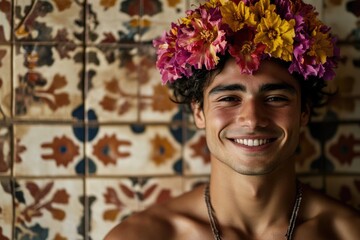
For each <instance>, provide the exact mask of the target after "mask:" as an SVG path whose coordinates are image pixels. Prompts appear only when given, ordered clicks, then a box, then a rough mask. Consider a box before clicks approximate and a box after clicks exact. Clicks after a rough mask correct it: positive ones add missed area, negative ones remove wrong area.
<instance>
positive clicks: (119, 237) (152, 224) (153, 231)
mask: <svg viewBox="0 0 360 240" xmlns="http://www.w3.org/2000/svg"><path fill="white" fill-rule="evenodd" d="M202 189H203V187H199V188H197V189H195V190H193V191H191V192H188V193H185V194H183V195H181V196H179V197H177V198H174V199H172V200H170V201H168V202H166V203H163V204H160V205H154V206H151V207H149V208H148V209H146V210H144V211H141V212H138V213H135V214H133V215H131V216H130V217H128V218H127V219H125V220H124V221H123V222H121V223H120V224H118V225H117V226H115V227H114V228H113V229H112V230H111V231H110V232H109V233H108V234H107V235H106V237H105V238H104V240H123V239H126V240H138V239H142V240H146V239H149V240H150V239H157V240H162V239H164V240H165V239H166V240H169V239H185V238H183V237H184V236H185V235H186V234H187V229H194V230H196V229H201V227H199V226H201V222H202V221H205V220H203V218H204V217H203V212H204V209H202V208H203V206H202V205H203V204H202V199H201V196H202V194H201V192H202V191H203V190H202ZM205 219H206V218H205ZM139 229H141V230H139ZM187 239H189V238H187Z"/></svg>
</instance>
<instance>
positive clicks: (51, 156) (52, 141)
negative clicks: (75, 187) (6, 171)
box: [14, 125, 85, 176]
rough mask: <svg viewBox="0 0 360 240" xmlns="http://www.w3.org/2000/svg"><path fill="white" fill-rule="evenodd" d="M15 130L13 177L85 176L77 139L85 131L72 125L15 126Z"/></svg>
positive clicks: (81, 144) (80, 145)
mask: <svg viewBox="0 0 360 240" xmlns="http://www.w3.org/2000/svg"><path fill="white" fill-rule="evenodd" d="M14 131H15V140H14V141H15V153H14V154H15V163H14V165H15V167H14V174H15V175H17V176H44V175H46V176H49V175H53V176H59V175H63V176H74V175H78V174H80V175H81V174H83V173H84V171H85V170H84V167H85V160H84V154H83V142H82V140H83V139H81V135H80V136H79V134H81V133H83V132H84V130H83V128H81V127H79V126H72V125H42V126H41V125H16V126H15V129H14ZM39 136H42V137H41V138H39ZM34 166H38V167H36V168H34Z"/></svg>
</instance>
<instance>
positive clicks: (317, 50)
mask: <svg viewBox="0 0 360 240" xmlns="http://www.w3.org/2000/svg"><path fill="white" fill-rule="evenodd" d="M317 30H318V29H317V28H316V29H314V31H313V32H312V34H311V35H312V37H313V39H314V43H313V44H312V45H311V47H310V51H309V53H308V54H309V55H310V56H314V57H316V61H317V62H318V63H319V62H321V64H324V63H325V62H326V58H327V57H332V56H333V45H332V44H331V41H330V39H329V35H328V34H325V33H322V32H319V31H317Z"/></svg>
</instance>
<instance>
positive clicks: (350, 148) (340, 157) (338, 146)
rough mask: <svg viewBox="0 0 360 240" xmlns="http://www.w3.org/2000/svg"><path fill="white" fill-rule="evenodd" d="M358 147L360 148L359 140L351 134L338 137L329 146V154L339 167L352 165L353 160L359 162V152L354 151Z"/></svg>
mask: <svg viewBox="0 0 360 240" xmlns="http://www.w3.org/2000/svg"><path fill="white" fill-rule="evenodd" d="M358 146H360V138H355V136H354V135H353V134H349V135H340V136H339V138H338V140H337V141H336V142H335V143H334V144H333V145H331V146H330V149H329V152H330V154H332V155H333V156H334V157H335V158H336V160H337V161H338V162H339V163H340V164H341V165H352V164H353V162H354V161H355V160H360V158H359V159H357V157H359V156H360V151H357V150H356V149H358ZM358 171H360V169H358Z"/></svg>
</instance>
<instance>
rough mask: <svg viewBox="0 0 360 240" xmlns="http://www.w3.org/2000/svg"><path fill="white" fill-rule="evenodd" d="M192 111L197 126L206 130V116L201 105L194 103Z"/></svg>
mask: <svg viewBox="0 0 360 240" xmlns="http://www.w3.org/2000/svg"><path fill="white" fill-rule="evenodd" d="M191 109H192V112H193V117H194V121H195V125H196V127H197V128H200V129H204V128H205V116H204V111H203V109H202V107H201V106H200V104H199V103H196V102H192V103H191Z"/></svg>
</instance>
